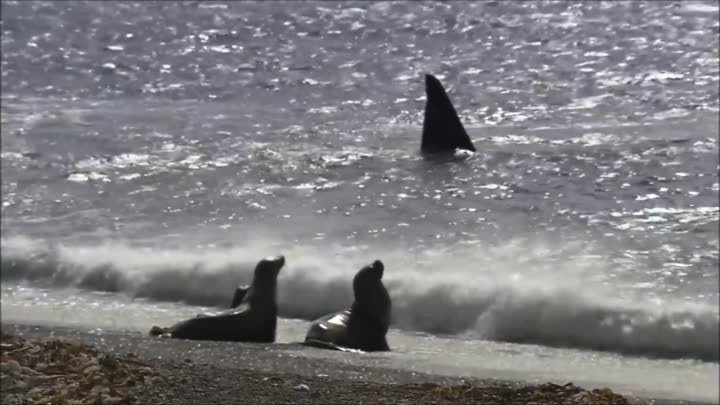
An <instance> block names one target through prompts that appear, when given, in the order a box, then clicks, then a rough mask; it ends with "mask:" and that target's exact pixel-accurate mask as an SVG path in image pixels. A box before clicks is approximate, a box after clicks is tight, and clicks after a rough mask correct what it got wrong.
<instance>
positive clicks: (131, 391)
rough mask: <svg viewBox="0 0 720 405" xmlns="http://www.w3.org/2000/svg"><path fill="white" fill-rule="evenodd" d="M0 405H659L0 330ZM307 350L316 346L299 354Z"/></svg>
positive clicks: (195, 345) (601, 393) (235, 349)
mask: <svg viewBox="0 0 720 405" xmlns="http://www.w3.org/2000/svg"><path fill="white" fill-rule="evenodd" d="M2 331H3V332H2V381H3V384H2V397H1V398H2V403H3V404H28V403H29V404H45V403H51V404H114V405H120V404H151V403H152V404H166V405H170V404H188V403H198V404H199V403H213V404H228V405H229V404H278V403H283V404H285V403H287V404H328V403H333V404H377V403H380V404H529V403H534V404H538V405H541V404H608V405H609V404H613V405H619V404H660V403H668V404H670V403H673V404H677V403H689V402H683V401H677V400H672V401H671V400H665V401H663V400H662V399H650V398H639V397H634V396H632V395H621V394H619V393H616V392H614V391H613V390H612V389H611V388H607V387H604V388H594V389H584V388H582V387H579V386H576V385H574V384H573V383H572V382H569V381H568V382H565V383H563V384H560V383H553V382H546V383H541V384H529V383H524V382H520V381H502V380H478V379H463V378H460V377H454V378H448V377H443V376H436V375H432V374H421V373H409V372H405V371H402V370H393V369H386V368H380V367H378V368H367V367H358V366H354V365H353V361H352V359H351V357H352V356H358V355H366V354H365V353H342V352H338V356H337V359H336V360H327V359H317V358H311V357H310V356H286V355H285V354H284V352H285V350H284V349H285V348H287V346H290V345H294V344H277V345H265V344H244V343H226V342H205V341H185V340H173V339H155V338H150V337H147V336H143V335H141V334H139V333H136V332H133V333H130V332H122V331H103V332H102V333H99V332H98V331H97V330H83V329H81V328H48V327H40V326H30V325H8V324H4V325H3V326H2ZM308 350H321V349H314V348H308Z"/></svg>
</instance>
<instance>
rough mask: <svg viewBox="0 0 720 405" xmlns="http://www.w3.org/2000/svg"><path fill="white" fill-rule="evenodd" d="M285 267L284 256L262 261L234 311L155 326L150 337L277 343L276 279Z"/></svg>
mask: <svg viewBox="0 0 720 405" xmlns="http://www.w3.org/2000/svg"><path fill="white" fill-rule="evenodd" d="M284 264H285V258H284V257H283V256H278V257H275V258H268V259H263V260H261V261H260V262H259V263H258V264H257V266H256V267H255V273H254V277H253V282H252V284H251V285H250V287H249V288H248V289H247V290H245V292H244V294H243V296H242V298H241V302H240V303H239V304H238V305H237V306H236V307H235V308H232V309H229V310H227V311H223V312H221V313H219V314H203V315H200V316H198V317H196V318H192V319H188V320H185V321H182V322H179V323H177V324H175V325H173V326H171V327H169V328H160V327H157V326H154V327H153V328H152V329H151V330H150V334H151V335H160V336H162V337H169V338H175V339H191V340H219V341H231V342H260V343H271V342H274V341H275V331H276V329H277V311H278V309H277V299H276V295H277V294H276V290H277V275H278V272H279V271H280V269H281V268H282V266H283V265H284Z"/></svg>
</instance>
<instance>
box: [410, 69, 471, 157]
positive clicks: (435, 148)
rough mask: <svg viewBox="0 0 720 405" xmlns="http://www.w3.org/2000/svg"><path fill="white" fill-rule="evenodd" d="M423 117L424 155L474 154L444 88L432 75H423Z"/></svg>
mask: <svg viewBox="0 0 720 405" xmlns="http://www.w3.org/2000/svg"><path fill="white" fill-rule="evenodd" d="M425 96H426V99H427V100H426V101H425V117H424V118H423V132H422V142H421V144H420V151H421V152H422V153H423V154H424V155H435V154H439V153H440V154H449V153H454V152H455V149H464V150H469V151H473V152H475V151H476V149H475V146H474V145H473V143H472V141H471V140H470V137H469V136H468V134H467V132H465V127H463V124H462V122H460V117H458V115H457V112H456V111H455V107H453V105H452V102H451V101H450V97H448V95H447V93H446V92H445V89H444V88H443V85H442V84H440V81H439V80H438V79H437V78H436V77H435V76H433V75H425Z"/></svg>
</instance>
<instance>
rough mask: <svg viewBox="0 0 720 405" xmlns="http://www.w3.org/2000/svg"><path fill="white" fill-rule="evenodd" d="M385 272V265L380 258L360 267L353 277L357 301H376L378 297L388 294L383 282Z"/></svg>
mask: <svg viewBox="0 0 720 405" xmlns="http://www.w3.org/2000/svg"><path fill="white" fill-rule="evenodd" d="M384 272H385V265H383V262H381V261H380V260H375V261H374V262H372V263H371V264H368V265H367V266H365V267H363V268H362V269H360V271H358V272H357V274H355V278H354V279H353V292H354V293H355V301H356V302H366V301H368V300H370V301H375V300H377V298H380V297H382V296H383V295H384V296H387V291H386V290H385V286H383V283H382V276H383V273H384Z"/></svg>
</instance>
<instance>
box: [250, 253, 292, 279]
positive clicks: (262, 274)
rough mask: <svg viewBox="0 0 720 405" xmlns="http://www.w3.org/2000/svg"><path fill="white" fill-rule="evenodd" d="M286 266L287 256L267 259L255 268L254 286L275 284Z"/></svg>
mask: <svg viewBox="0 0 720 405" xmlns="http://www.w3.org/2000/svg"><path fill="white" fill-rule="evenodd" d="M284 265H285V256H283V255H280V256H274V257H266V258H264V259H262V260H260V261H259V262H258V264H257V265H256V266H255V274H254V276H253V277H254V278H253V284H256V283H258V282H264V281H268V282H274V281H275V280H276V279H277V276H278V273H280V269H282V267H283V266H284Z"/></svg>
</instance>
